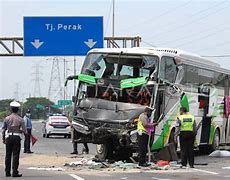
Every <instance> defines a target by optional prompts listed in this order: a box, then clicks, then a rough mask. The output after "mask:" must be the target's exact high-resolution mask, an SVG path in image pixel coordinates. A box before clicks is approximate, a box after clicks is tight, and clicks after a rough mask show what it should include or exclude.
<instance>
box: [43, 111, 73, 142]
mask: <svg viewBox="0 0 230 180" xmlns="http://www.w3.org/2000/svg"><path fill="white" fill-rule="evenodd" d="M42 134H43V137H46V138H49V137H50V136H51V135H57V136H59V135H61V136H64V137H65V138H67V137H68V138H70V137H71V127H70V123H69V120H68V118H67V117H66V116H64V115H61V114H54V115H50V116H49V118H48V120H47V121H43V127H42Z"/></svg>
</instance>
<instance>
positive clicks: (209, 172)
mask: <svg viewBox="0 0 230 180" xmlns="http://www.w3.org/2000/svg"><path fill="white" fill-rule="evenodd" d="M193 170H195V171H200V172H204V173H208V174H214V175H217V174H219V173H216V172H212V171H206V170H202V169H196V168H194V169H193Z"/></svg>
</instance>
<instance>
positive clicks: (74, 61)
mask: <svg viewBox="0 0 230 180" xmlns="http://www.w3.org/2000/svg"><path fill="white" fill-rule="evenodd" d="M73 67H74V70H73V74H74V76H76V74H77V70H76V57H75V56H74V60H73ZM73 95H74V96H75V95H76V79H74V81H73Z"/></svg>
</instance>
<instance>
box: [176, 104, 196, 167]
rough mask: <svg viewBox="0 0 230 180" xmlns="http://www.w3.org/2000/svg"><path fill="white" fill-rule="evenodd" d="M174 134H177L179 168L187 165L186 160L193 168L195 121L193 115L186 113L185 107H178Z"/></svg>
mask: <svg viewBox="0 0 230 180" xmlns="http://www.w3.org/2000/svg"><path fill="white" fill-rule="evenodd" d="M176 134H179V139H180V148H181V168H183V167H186V166H187V160H188V162H189V165H190V167H191V168H194V150H193V144H194V140H195V137H196V121H195V118H194V116H193V115H191V114H189V113H187V110H186V108H185V107H181V108H180V116H179V117H178V118H177V128H176Z"/></svg>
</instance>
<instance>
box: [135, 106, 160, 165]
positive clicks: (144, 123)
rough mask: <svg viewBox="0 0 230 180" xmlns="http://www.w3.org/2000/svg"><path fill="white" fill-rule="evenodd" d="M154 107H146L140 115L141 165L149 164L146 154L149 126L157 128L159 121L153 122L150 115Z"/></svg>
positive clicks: (138, 127)
mask: <svg viewBox="0 0 230 180" xmlns="http://www.w3.org/2000/svg"><path fill="white" fill-rule="evenodd" d="M152 111H153V109H152V108H150V107H146V108H145V111H144V112H143V113H142V114H141V115H140V116H139V119H138V123H137V130H138V148H139V152H138V154H139V166H143V167H146V166H149V164H147V163H146V154H147V152H148V141H149V135H150V134H149V132H148V129H149V128H155V126H157V123H151V122H150V117H151V114H152Z"/></svg>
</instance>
